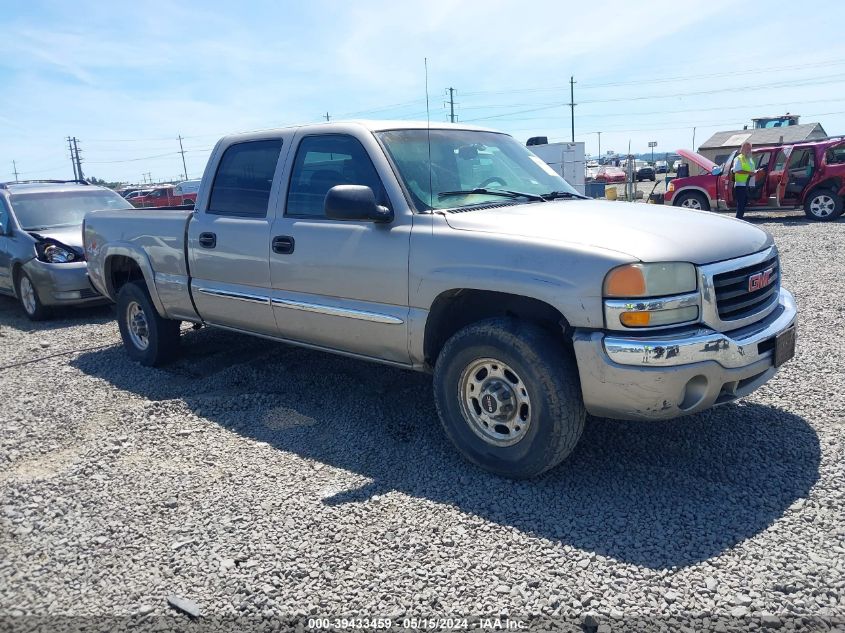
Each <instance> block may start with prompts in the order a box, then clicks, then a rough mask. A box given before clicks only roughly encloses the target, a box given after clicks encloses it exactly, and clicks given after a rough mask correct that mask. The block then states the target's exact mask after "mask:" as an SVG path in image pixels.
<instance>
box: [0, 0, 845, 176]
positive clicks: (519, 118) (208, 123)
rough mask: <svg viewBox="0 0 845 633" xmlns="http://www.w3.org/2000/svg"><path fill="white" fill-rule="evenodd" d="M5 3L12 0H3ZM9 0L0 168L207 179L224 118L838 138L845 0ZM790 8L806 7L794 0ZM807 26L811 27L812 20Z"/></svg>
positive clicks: (625, 138) (684, 138)
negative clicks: (785, 117)
mask: <svg viewBox="0 0 845 633" xmlns="http://www.w3.org/2000/svg"><path fill="white" fill-rule="evenodd" d="M9 5H13V6H9ZM738 6H739V5H737V3H736V2H732V1H729V0H708V1H707V2H701V3H691V2H686V3H678V2H665V1H661V2H648V1H639V2H630V1H627V2H622V1H613V0H604V1H603V2H585V3H581V4H576V3H572V2H561V0H554V1H549V2H546V1H536V2H531V1H529V2H522V3H516V2H513V1H510V2H507V1H501V0H485V1H484V2H476V1H474V0H464V1H462V2H457V1H452V2H446V1H441V0H428V1H426V2H416V1H413V2H412V1H407V2H401V1H397V0H394V1H382V0H358V1H356V2H354V3H353V2H346V3H341V2H330V1H326V0H311V1H310V2H308V3H288V2H284V1H280V2H257V1H255V2H254V1H250V0H243V1H241V2H231V0H230V1H227V2H215V1H204V2H195V1H193V0H183V1H182V2H179V3H175V2H163V1H157V0H145V1H144V2H137V1H135V2H122V1H121V0H115V1H113V2H106V1H105V0H100V1H87V0H76V1H74V2H62V1H58V0H56V1H55V2H40V1H32V2H19V3H10V2H7V3H4V9H3V38H2V40H0V85H2V90H0V138H2V142H0V180H4V179H11V178H12V173H11V172H12V161H13V160H14V161H16V163H17V167H18V170H19V172H20V174H21V178H67V177H70V176H71V174H72V172H71V166H70V160H69V158H68V151H67V146H66V142H65V137H67V136H69V135H70V136H76V137H77V138H79V140H80V147H81V149H82V153H83V168H84V170H85V173H86V175H94V176H97V177H100V178H106V179H110V180H123V181H130V182H132V181H134V182H138V181H140V180H141V179H142V173H144V172H150V173H151V174H152V177H153V178H154V179H174V178H178V176H179V174H181V173H182V161H181V157H180V155H179V154H178V153H177V151H178V149H179V146H178V141H177V139H176V137H177V135H182V136H183V137H185V141H184V146H185V149H186V150H188V151H187V154H186V158H187V166H188V175H189V176H190V177H198V176H200V175H201V174H202V170H203V168H204V166H205V161H206V159H207V157H208V154H209V150H210V148H211V147H212V146H213V144H214V142H215V140H216V139H217V138H218V137H219V136H221V135H223V134H226V133H229V132H236V131H244V130H253V129H260V128H267V127H279V126H284V125H290V124H295V123H303V122H311V121H318V120H320V117H321V116H322V115H323V114H324V113H326V112H328V113H329V114H330V115H331V117H332V118H333V119H338V118H353V117H354V118H401V119H411V118H414V119H424V118H425V110H426V107H425V76H424V64H423V59H424V58H426V57H427V58H428V66H429V92H430V105H431V118H432V120H435V121H443V120H446V118H447V114H448V112H447V109H446V108H445V106H444V101H445V99H446V93H445V89H446V88H448V87H450V86H452V87H454V88H455V89H456V99H455V100H456V102H457V103H458V105H457V108H456V111H457V114H458V117H459V120H460V121H464V122H473V123H477V124H479V125H486V126H489V127H494V128H497V129H501V130H504V131H507V132H510V133H512V134H513V135H514V136H516V137H517V138H518V139H520V140H525V139H526V138H527V137H529V136H534V135H547V136H549V137H551V138H553V139H560V140H568V139H569V134H570V121H569V109H568V107H567V106H565V105H564V104H565V103H567V102H568V101H569V86H568V81H569V77H570V75H572V76H574V77H575V80H576V82H577V83H576V86H575V101H576V103H577V104H578V105H577V107H576V121H575V126H576V130H575V132H576V140H581V141H585V142H586V143H587V151H588V152H589V153H595V152H596V151H597V149H598V147H597V143H598V134H596V132H598V131H601V132H602V134H601V145H602V151H605V150H608V149H614V150H617V151H626V150H627V148H628V143H629V142H630V144H631V148H632V150H633V151H645V150H646V147H647V143H648V141H652V140H653V141H657V143H658V147H657V149H658V151H660V150H674V149H676V148H678V147H690V146H692V141H693V127H696V130H695V135H696V145H698V144H699V143H700V142H701V141H702V140H704V139H705V138H706V137H707V136H709V135H710V134H711V133H712V132H714V131H717V130H721V129H735V128H741V127H742V125H743V124H746V123H750V119H751V117H753V116H761V115H769V114H779V113H783V112H785V111H790V112H793V113H798V114H801V115H802V122H811V121H819V122H821V123H822V124H823V125H824V127H825V129H826V130H827V131H828V133H830V134H845V40H843V38H842V37H841V19H839V18H841V17H842V16H843V9H842V5H841V0H819V1H816V2H812V3H804V4H803V5H796V4H795V3H793V2H781V1H779V0H776V1H770V2H767V3H764V4H762V5H760V4H755V5H746V8H742V9H737V7H738ZM798 7H803V8H806V12H805V13H800V10H799V8H798ZM810 25H811V30H812V36H811V37H808V36H807V29H808V28H810Z"/></svg>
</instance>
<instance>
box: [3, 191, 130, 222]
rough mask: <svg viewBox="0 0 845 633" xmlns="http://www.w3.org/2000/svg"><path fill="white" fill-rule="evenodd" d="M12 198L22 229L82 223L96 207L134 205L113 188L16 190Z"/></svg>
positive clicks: (128, 207)
mask: <svg viewBox="0 0 845 633" xmlns="http://www.w3.org/2000/svg"><path fill="white" fill-rule="evenodd" d="M11 201H12V209H14V212H15V215H16V216H17V218H18V223H19V224H20V225H21V228H22V229H24V230H25V231H40V230H44V229H52V228H56V227H59V226H74V225H77V224H82V220H83V219H84V218H85V214H86V213H88V212H89V211H96V210H97V209H132V208H134V207H133V206H132V205H131V204H129V202H127V201H126V200H124V199H123V198H121V197H120V196H119V195H117V194H116V193H114V192H113V191H106V190H104V189H93V190H87V191H47V192H43V191H42V192H38V193H35V192H32V193H16V194H12V196H11Z"/></svg>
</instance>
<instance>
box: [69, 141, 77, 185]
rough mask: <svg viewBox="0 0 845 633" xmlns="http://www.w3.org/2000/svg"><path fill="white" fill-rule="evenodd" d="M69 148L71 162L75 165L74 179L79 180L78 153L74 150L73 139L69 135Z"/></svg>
mask: <svg viewBox="0 0 845 633" xmlns="http://www.w3.org/2000/svg"><path fill="white" fill-rule="evenodd" d="M67 148H68V149H69V150H70V162H71V164H72V165H73V179H74V180H79V174H78V173H77V171H76V154H75V153H74V151H73V140H72V139H71V138H70V137H69V136H68V137H67Z"/></svg>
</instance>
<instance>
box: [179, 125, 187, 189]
mask: <svg viewBox="0 0 845 633" xmlns="http://www.w3.org/2000/svg"><path fill="white" fill-rule="evenodd" d="M179 153H180V154H182V169H184V170H185V180H187V179H188V166H187V165H186V164H185V148H184V147H182V135H181V134H180V135H179Z"/></svg>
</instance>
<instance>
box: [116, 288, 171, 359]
mask: <svg viewBox="0 0 845 633" xmlns="http://www.w3.org/2000/svg"><path fill="white" fill-rule="evenodd" d="M130 309H132V310H136V311H137V310H138V309H140V311H141V312H142V314H143V318H144V321H145V325H146V332H147V335H146V337H139V336H138V334H137V332H136V334H135V336H133V334H132V327H131V325H130V321H131V319H130V318H129V311H130ZM117 325H118V327H119V328H120V336H121V338H122V339H123V346H124V347H125V348H126V353H127V354H129V357H130V358H131V359H132V360H134V361H137V362H138V363H140V364H141V365H145V366H147V367H157V366H159V365H163V364H164V363H166V362H167V361H169V360H172V359H173V358H174V357H175V356H176V354H177V353H178V350H179V325H180V321H174V320H172V319H165V318H164V317H162V316H161V315H159V313H158V311H157V310H156V308H155V305H153V301H152V299H151V298H150V293H149V291H148V290H147V286H146V285H145V284H144V282H141V281H133V282H129V283H127V284H126V285H124V286H123V287H122V288H121V289H120V291H119V292H118V293H117ZM139 338H146V341H147V345H146V347H142V346H141V345H139V344H138V342H137V341H138V339H139Z"/></svg>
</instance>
